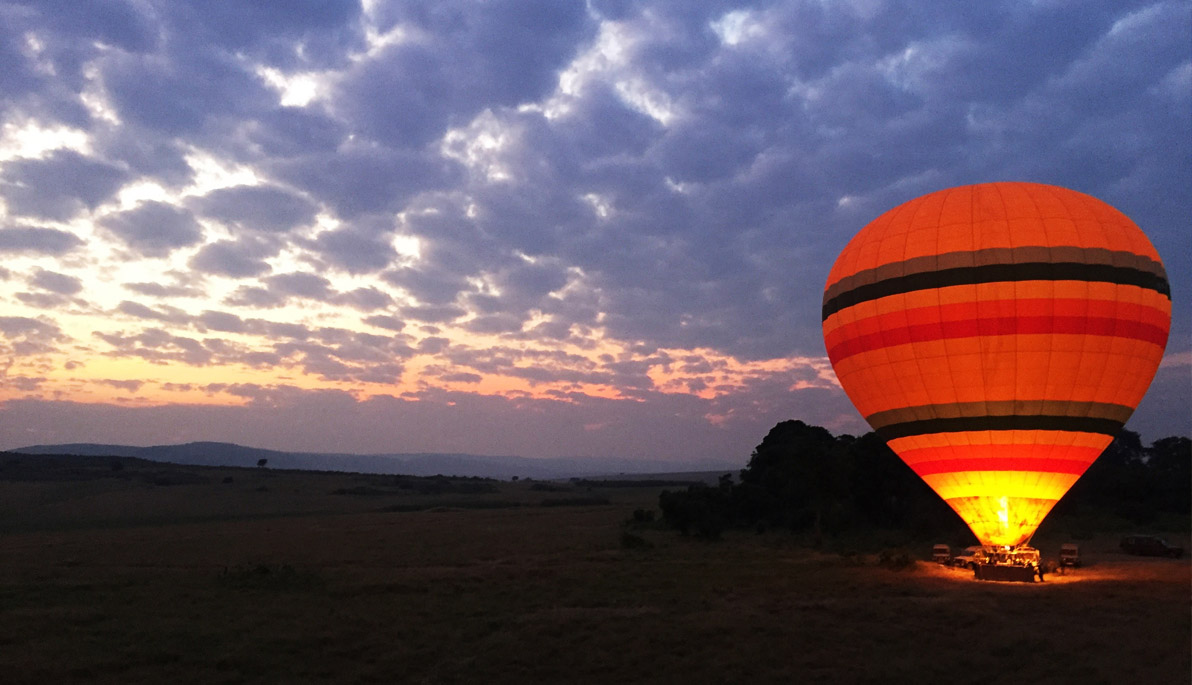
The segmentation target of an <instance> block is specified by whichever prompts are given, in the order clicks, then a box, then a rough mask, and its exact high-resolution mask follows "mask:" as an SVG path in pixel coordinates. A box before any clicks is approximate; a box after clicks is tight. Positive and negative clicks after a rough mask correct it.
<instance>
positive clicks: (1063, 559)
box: [1059, 542, 1080, 568]
mask: <svg viewBox="0 0 1192 685" xmlns="http://www.w3.org/2000/svg"><path fill="white" fill-rule="evenodd" d="M1059 563H1060V566H1061V567H1063V566H1067V567H1070V568H1078V567H1079V566H1080V545H1078V544H1076V543H1074V542H1065V543H1064V544H1062V545H1060V562H1059Z"/></svg>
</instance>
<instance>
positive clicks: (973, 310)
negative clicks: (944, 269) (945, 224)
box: [824, 297, 1171, 348]
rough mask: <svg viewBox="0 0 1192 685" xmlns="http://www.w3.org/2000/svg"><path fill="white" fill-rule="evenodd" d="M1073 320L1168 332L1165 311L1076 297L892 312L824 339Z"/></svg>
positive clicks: (838, 329) (830, 333)
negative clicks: (944, 326)
mask: <svg viewBox="0 0 1192 685" xmlns="http://www.w3.org/2000/svg"><path fill="white" fill-rule="evenodd" d="M999 316H1000V317H1038V316H1042V317H1076V318H1088V317H1092V318H1098V317H1100V318H1109V319H1125V320H1129V321H1138V322H1139V323H1145V324H1150V325H1152V326H1155V327H1157V328H1161V329H1164V330H1166V329H1168V328H1170V325H1171V323H1170V322H1171V318H1170V315H1169V314H1168V312H1166V311H1164V310H1162V309H1159V308H1156V307H1154V306H1151V305H1145V304H1139V303H1134V302H1119V301H1116V300H1100V299H1077V298H1038V297H1033V298H1029V297H1024V298H1019V299H998V300H980V301H973V302H953V303H949V304H943V305H939V306H931V307H912V308H909V309H901V308H898V309H893V310H889V311H886V312H885V313H883V314H878V315H875V316H867V317H864V318H861V319H858V320H856V321H853V322H850V323H847V324H844V325H841V326H837V327H835V328H829V329H828V330H827V331H825V334H824V340H825V344H826V345H827V347H828V348H831V347H833V346H835V345H836V344H838V343H840V342H841V341H842V340H845V339H850V338H855V337H858V336H861V335H868V334H874V333H880V332H881V331H883V330H887V329H895V328H903V327H906V326H919V325H930V324H936V323H940V322H945V321H970V320H974V319H980V318H982V317H999Z"/></svg>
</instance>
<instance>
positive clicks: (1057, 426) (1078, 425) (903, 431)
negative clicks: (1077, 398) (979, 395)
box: [877, 415, 1123, 442]
mask: <svg viewBox="0 0 1192 685" xmlns="http://www.w3.org/2000/svg"><path fill="white" fill-rule="evenodd" d="M1122 425H1123V424H1122V422H1121V421H1114V420H1113V419H1100V418H1096V417H1093V416H1041V415H1030V416H963V417H958V418H952V419H924V420H922V421H907V422H905V423H893V424H890V425H889V426H883V427H881V428H878V429H877V434H878V435H879V436H881V438H882V439H883V440H885V441H887V442H889V441H890V440H894V439H896V438H905V437H909V436H912V435H930V434H933V433H965V432H970V431H1014V430H1018V431H1031V430H1036V431H1040V430H1041V431H1067V432H1072V433H1100V434H1101V435H1110V436H1114V437H1116V436H1117V434H1118V433H1119V432H1120V431H1121V430H1122Z"/></svg>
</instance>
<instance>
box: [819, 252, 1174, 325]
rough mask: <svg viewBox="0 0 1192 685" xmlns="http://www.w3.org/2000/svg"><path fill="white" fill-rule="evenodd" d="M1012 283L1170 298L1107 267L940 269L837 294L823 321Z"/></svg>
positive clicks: (1157, 279)
mask: <svg viewBox="0 0 1192 685" xmlns="http://www.w3.org/2000/svg"><path fill="white" fill-rule="evenodd" d="M1008 281H1009V282H1012V281H1094V282H1099V283H1115V284H1117V285H1135V286H1138V287H1140V288H1146V289H1147V290H1154V291H1155V292H1157V293H1159V294H1160V295H1165V296H1166V297H1168V298H1169V299H1170V298H1171V286H1170V285H1169V284H1168V283H1167V279H1166V278H1164V277H1163V276H1160V275H1158V274H1155V273H1151V272H1149V271H1142V270H1140V269H1132V268H1130V267H1124V266H1113V265H1111V264H1081V263H1078V262H1060V263H1048V262H1028V263H1024V264H987V265H985V266H966V267H958V268H955V269H940V270H938V271H924V272H921V273H915V274H907V275H906V276H899V277H897V278H887V279H886V280H884V281H878V282H877V283H867V284H865V285H860V286H857V287H856V288H853V289H852V290H848V291H845V292H843V293H840V294H839V295H837V296H836V297H833V298H832V299H830V300H828V301H827V302H825V303H824V309H823V318H824V320H825V321H826V320H827V318H828V317H829V316H832V315H833V314H835V313H836V312H838V311H840V310H841V309H845V308H847V307H851V306H853V305H855V304H860V303H861V302H868V301H869V300H876V299H878V298H880V297H887V296H889V295H898V294H901V293H909V292H914V291H916V290H930V289H932V288H947V287H949V286H953V285H975V284H978V283H1003V282H1008Z"/></svg>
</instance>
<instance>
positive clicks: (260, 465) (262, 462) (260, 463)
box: [257, 459, 269, 469]
mask: <svg viewBox="0 0 1192 685" xmlns="http://www.w3.org/2000/svg"><path fill="white" fill-rule="evenodd" d="M268 463H269V460H268V459H258V460H257V468H261V469H263V468H265V464H268Z"/></svg>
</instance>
